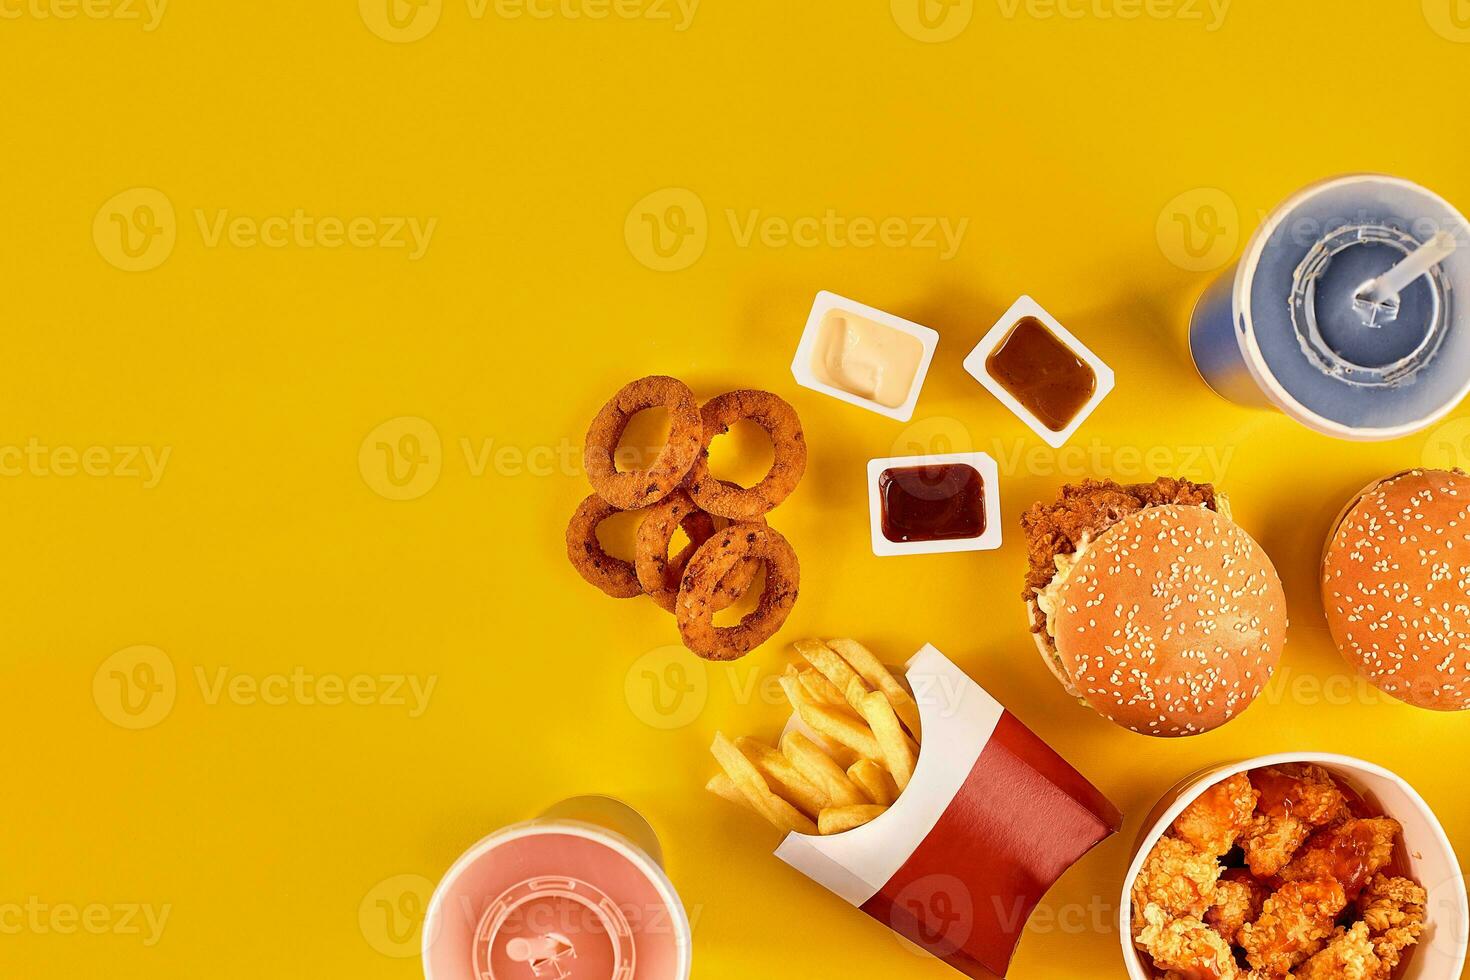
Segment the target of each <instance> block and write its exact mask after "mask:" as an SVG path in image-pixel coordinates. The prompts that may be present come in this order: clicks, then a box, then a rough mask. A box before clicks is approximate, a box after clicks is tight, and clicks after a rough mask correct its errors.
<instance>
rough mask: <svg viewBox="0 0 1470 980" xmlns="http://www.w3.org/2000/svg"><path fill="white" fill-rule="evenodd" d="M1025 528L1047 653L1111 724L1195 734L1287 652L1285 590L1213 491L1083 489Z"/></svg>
mask: <svg viewBox="0 0 1470 980" xmlns="http://www.w3.org/2000/svg"><path fill="white" fill-rule="evenodd" d="M1021 529H1022V531H1023V532H1024V533H1025V536H1026V542H1027V548H1028V551H1029V559H1030V568H1029V570H1028V572H1027V576H1026V586H1025V589H1024V590H1023V592H1022V597H1023V598H1024V599H1025V602H1026V607H1027V609H1028V611H1029V613H1030V617H1031V632H1032V634H1033V636H1034V637H1035V640H1036V645H1037V648H1038V649H1039V650H1040V651H1041V655H1042V658H1043V660H1045V662H1046V665H1047V667H1048V668H1050V670H1051V672H1052V674H1053V675H1054V676H1055V677H1056V679H1057V680H1058V681H1059V682H1061V684H1062V686H1063V687H1064V688H1066V690H1067V692H1068V693H1069V694H1071V695H1072V696H1073V697H1075V698H1077V699H1078V700H1080V701H1082V702H1083V703H1084V704H1086V705H1088V706H1089V707H1091V708H1093V709H1094V710H1096V711H1097V712H1098V713H1099V714H1101V715H1102V716H1103V717H1105V718H1107V719H1108V720H1109V721H1112V722H1114V723H1115V724H1118V725H1121V726H1123V727H1124V728H1127V729H1129V730H1130V731H1134V732H1138V733H1140V734H1143V735H1154V736H1158V737H1162V738H1177V737H1180V736H1186V735H1199V734H1201V733H1203V732H1208V731H1210V730H1212V729H1215V728H1218V727H1220V726H1221V725H1223V724H1225V723H1226V722H1228V721H1230V720H1231V719H1232V718H1234V717H1235V716H1236V715H1238V714H1240V713H1241V712H1242V711H1244V710H1245V709H1246V708H1247V707H1248V706H1249V705H1250V703H1251V702H1252V701H1254V700H1255V699H1256V697H1257V695H1259V694H1260V693H1261V690H1262V689H1263V688H1264V687H1265V685H1266V682H1267V681H1269V680H1270V679H1271V674H1272V673H1273V672H1274V671H1275V669H1276V665H1277V664H1278V663H1279V662H1280V660H1281V650H1282V647H1283V645H1284V644H1285V642H1286V596H1285V594H1284V593H1283V591H1282V588H1281V579H1280V577H1279V576H1277V574H1276V569H1275V567H1274V566H1273V565H1272V564H1271V559H1270V558H1269V557H1267V555H1266V553H1265V551H1264V550H1262V548H1261V546H1260V545H1258V544H1257V543H1256V542H1255V540H1254V539H1253V538H1251V536H1250V535H1249V534H1247V533H1246V532H1245V531H1243V530H1242V529H1241V528H1240V527H1239V526H1237V525H1236V524H1235V522H1234V521H1233V520H1231V518H1230V507H1229V504H1228V502H1227V501H1226V500H1225V497H1224V495H1223V494H1221V493H1218V492H1217V491H1216V490H1215V488H1214V487H1212V486H1210V485H1209V484H1200V483H1191V482H1189V481H1188V480H1172V479H1167V478H1164V479H1159V480H1155V481H1154V482H1153V483H1145V484H1135V485H1122V484H1118V483H1113V482H1111V481H1100V480H1087V481H1085V482H1083V483H1080V484H1075V485H1072V486H1067V487H1063V488H1062V492H1061V496H1060V497H1059V498H1058V499H1057V500H1056V501H1055V502H1054V503H1051V504H1046V503H1038V504H1035V505H1033V506H1032V507H1031V509H1030V510H1028V511H1027V512H1026V513H1025V514H1024V515H1023V516H1022V518H1021ZM1467 553H1470V552H1467Z"/></svg>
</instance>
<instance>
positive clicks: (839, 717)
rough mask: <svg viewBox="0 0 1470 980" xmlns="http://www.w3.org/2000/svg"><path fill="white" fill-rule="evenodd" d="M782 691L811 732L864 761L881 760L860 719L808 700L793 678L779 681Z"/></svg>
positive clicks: (879, 752)
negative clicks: (830, 740) (846, 748)
mask: <svg viewBox="0 0 1470 980" xmlns="http://www.w3.org/2000/svg"><path fill="white" fill-rule="evenodd" d="M781 687H782V689H783V690H785V692H786V697H787V699H788V700H789V701H790V702H791V706H792V707H793V708H795V709H796V713H797V715H798V716H800V718H801V720H802V721H804V722H805V723H806V725H807V727H808V728H810V729H811V730H812V731H814V732H819V733H820V734H822V735H826V736H827V737H828V738H833V739H836V740H837V741H838V742H841V743H842V744H843V745H845V746H847V747H848V748H850V749H852V750H853V751H854V752H856V753H857V754H858V755H859V756H862V757H863V758H865V759H878V758H882V750H881V749H880V748H879V746H878V740H877V739H876V738H874V737H873V732H872V730H871V729H870V728H868V726H867V725H865V724H863V722H862V721H861V720H860V719H858V718H854V717H852V716H851V715H849V714H848V713H847V712H845V711H839V710H838V709H836V708H834V707H832V706H831V705H828V704H817V703H816V702H814V701H813V700H812V699H811V698H810V697H808V696H807V693H806V689H805V688H803V687H802V686H801V683H800V682H799V681H797V680H796V679H794V678H791V677H783V678H781Z"/></svg>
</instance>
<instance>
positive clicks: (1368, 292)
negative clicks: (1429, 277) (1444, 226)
mask: <svg viewBox="0 0 1470 980" xmlns="http://www.w3.org/2000/svg"><path fill="white" fill-rule="evenodd" d="M1458 247H1459V243H1458V242H1456V241H1455V236H1454V235H1452V234H1450V233H1449V232H1447V231H1442V232H1440V233H1439V234H1437V235H1435V236H1434V237H1433V238H1431V239H1430V240H1429V241H1427V242H1425V243H1424V244H1423V245H1420V246H1419V247H1418V248H1416V249H1415V250H1414V251H1413V253H1411V254H1410V255H1409V256H1408V257H1406V258H1405V259H1404V260H1403V261H1402V262H1400V263H1399V264H1398V265H1396V266H1394V267H1393V268H1392V269H1389V270H1388V271H1387V272H1385V273H1384V274H1383V275H1381V276H1379V277H1378V278H1377V279H1373V280H1371V281H1369V282H1367V283H1364V284H1363V285H1362V286H1361V287H1359V289H1358V295H1357V298H1358V299H1359V300H1361V301H1363V302H1367V303H1373V304H1382V303H1388V302H1390V301H1392V300H1395V299H1397V298H1398V295H1399V293H1402V292H1403V291H1404V289H1405V288H1406V287H1407V286H1408V285H1409V284H1410V283H1412V282H1413V281H1414V280H1415V279H1418V278H1419V277H1420V276H1422V275H1424V274H1425V273H1426V272H1428V271H1429V270H1430V269H1433V268H1434V267H1435V266H1437V265H1439V264H1440V263H1441V262H1443V261H1444V260H1445V259H1447V258H1449V257H1450V256H1451V255H1453V254H1454V251H1455V249H1456V248H1458Z"/></svg>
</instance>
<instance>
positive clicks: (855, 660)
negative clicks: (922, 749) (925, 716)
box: [827, 640, 924, 743]
mask: <svg viewBox="0 0 1470 980" xmlns="http://www.w3.org/2000/svg"><path fill="white" fill-rule="evenodd" d="M827 646H828V647H830V648H831V649H832V650H834V651H836V652H837V653H838V654H839V655H840V656H841V657H842V659H843V660H845V661H847V663H848V665H849V666H850V667H851V668H852V670H853V671H855V672H856V673H857V674H858V676H859V677H861V678H862V679H863V680H864V681H866V682H867V683H868V685H869V686H870V687H872V688H873V689H874V690H877V691H882V692H883V693H884V694H885V695H887V696H888V702H889V704H891V705H892V706H893V711H894V713H895V714H897V715H898V717H899V719H900V720H902V721H903V724H904V727H905V728H907V729H908V730H909V731H910V732H911V733H912V734H913V736H914V741H915V742H918V743H922V742H923V740H924V733H923V731H922V730H921V726H920V722H919V706H918V705H917V704H916V703H915V702H914V699H913V698H912V697H911V696H910V695H909V692H908V691H906V690H904V687H903V685H902V684H900V683H899V682H898V681H897V680H895V679H894V677H893V674H891V673H890V672H889V670H888V668H887V667H885V666H884V665H883V663H882V661H880V660H879V659H878V658H877V657H876V656H874V655H873V651H871V650H869V649H868V648H867V647H865V646H863V645H862V644H861V643H859V642H857V641H856V640H828V641H827ZM842 689H843V690H844V691H847V690H848V688H847V685H846V684H844V685H842ZM853 707H855V708H856V707H857V705H853ZM858 710H859V711H861V710H862V709H861V708H859V709H858Z"/></svg>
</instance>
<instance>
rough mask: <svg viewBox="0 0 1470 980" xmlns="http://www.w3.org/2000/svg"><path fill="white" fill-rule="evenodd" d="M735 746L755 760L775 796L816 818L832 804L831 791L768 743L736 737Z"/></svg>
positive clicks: (752, 760) (747, 756)
mask: <svg viewBox="0 0 1470 980" xmlns="http://www.w3.org/2000/svg"><path fill="white" fill-rule="evenodd" d="M735 747H736V748H737V749H739V750H740V751H741V752H743V753H745V757H746V758H747V759H749V760H750V761H751V762H754V763H755V767H756V768H757V769H759V770H760V772H761V775H762V776H765V777H766V783H767V785H769V786H770V787H771V789H772V790H774V791H775V793H776V795H777V796H781V797H784V798H785V799H786V801H787V802H789V803H791V804H792V805H793V806H795V807H796V808H797V809H798V810H800V811H802V812H803V813H805V814H806V815H807V816H809V817H811V818H812V819H813V820H815V819H816V818H817V814H819V813H821V812H822V811H823V810H825V809H826V808H827V807H829V806H831V805H832V797H831V795H830V794H828V793H827V792H825V791H824V790H823V788H822V787H821V786H820V785H819V784H818V783H816V782H814V781H813V780H811V779H808V778H807V777H806V776H805V775H804V774H803V773H802V772H801V770H800V769H799V768H798V767H797V766H796V765H794V764H793V763H792V761H791V760H790V759H788V758H787V757H786V756H784V755H782V754H781V753H780V752H777V751H776V750H775V749H773V748H771V747H770V746H769V745H765V744H764V743H761V742H758V741H756V740H755V739H753V738H737V739H736V740H735Z"/></svg>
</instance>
